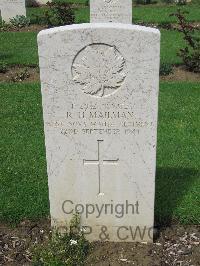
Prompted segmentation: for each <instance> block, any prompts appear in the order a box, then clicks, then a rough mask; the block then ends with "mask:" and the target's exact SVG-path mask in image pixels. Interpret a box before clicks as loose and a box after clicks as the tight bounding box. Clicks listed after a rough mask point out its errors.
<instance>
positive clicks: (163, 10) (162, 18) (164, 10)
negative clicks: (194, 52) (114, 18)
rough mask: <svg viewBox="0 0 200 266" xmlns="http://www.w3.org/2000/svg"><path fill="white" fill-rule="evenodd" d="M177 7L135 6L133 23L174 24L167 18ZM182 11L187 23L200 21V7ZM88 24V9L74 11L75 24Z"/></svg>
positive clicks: (174, 19) (187, 8) (172, 20)
mask: <svg viewBox="0 0 200 266" xmlns="http://www.w3.org/2000/svg"><path fill="white" fill-rule="evenodd" d="M177 8H178V7H177V6H176V5H173V6H152V5H146V6H136V7H134V8H133V23H138V22H146V23H163V22H170V23H174V22H176V18H175V17H172V16H169V15H170V14H171V13H174V12H175V11H176V10H177ZM179 8H180V9H182V10H185V11H188V12H189V14H187V15H186V18H187V19H188V21H200V15H199V8H200V5H186V6H181V7H179ZM87 22H89V8H87V7H85V8H79V9H77V11H76V23H87Z"/></svg>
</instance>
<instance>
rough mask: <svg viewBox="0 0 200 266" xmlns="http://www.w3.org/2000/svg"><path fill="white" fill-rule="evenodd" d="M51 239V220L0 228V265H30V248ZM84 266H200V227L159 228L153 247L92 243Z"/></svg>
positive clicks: (147, 245)
mask: <svg viewBox="0 0 200 266" xmlns="http://www.w3.org/2000/svg"><path fill="white" fill-rule="evenodd" d="M49 237H50V221H49V220H40V221H37V222H30V221H24V222H21V223H20V224H19V225H18V226H17V227H15V228H14V227H10V226H8V225H3V224H1V225H0V265H5V266H7V265H11V266H12V265H13V266H14V265H16V266H19V265H27V266H28V265H31V247H32V246H33V245H34V244H36V243H42V242H43V241H45V240H46V239H47V238H49ZM85 265H91V266H92V265H97V266H98V265H99V266H109V265H112V266H117V265H137V266H156V265H161V266H165V265H166V266H167V265H170V266H172V265H179V266H192V265H194V266H198V265H200V226H195V225H191V226H189V225H187V226H180V225H172V226H170V227H166V228H160V229H158V236H157V239H155V240H154V243H153V244H146V243H110V242H95V243H92V244H91V248H90V253H89V255H88V258H87V260H86V262H85Z"/></svg>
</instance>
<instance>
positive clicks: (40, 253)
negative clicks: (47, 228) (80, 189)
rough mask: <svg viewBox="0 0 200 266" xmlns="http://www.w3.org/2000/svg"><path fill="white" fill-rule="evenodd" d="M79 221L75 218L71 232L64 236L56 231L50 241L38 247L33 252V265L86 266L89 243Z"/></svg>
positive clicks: (65, 233)
mask: <svg viewBox="0 0 200 266" xmlns="http://www.w3.org/2000/svg"><path fill="white" fill-rule="evenodd" d="M75 216H77V215H75ZM77 221H79V219H78V220H77V218H76V217H75V219H74V221H73V225H70V226H69V230H66V231H65V232H63V233H62V234H61V233H59V232H58V231H56V232H54V233H53V235H52V237H51V239H50V241H48V242H47V243H45V244H43V245H40V246H36V248H35V249H34V251H33V265H35V266H36V265H40V266H49V265H52V266H65V265H66V266H69V265H80V266H81V265H84V260H85V258H86V256H87V254H88V250H89V242H88V241H87V240H86V239H85V237H84V234H83V233H82V232H81V230H80V228H79V224H78V223H77Z"/></svg>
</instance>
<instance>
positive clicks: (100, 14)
mask: <svg viewBox="0 0 200 266" xmlns="http://www.w3.org/2000/svg"><path fill="white" fill-rule="evenodd" d="M90 22H92V23H99V22H103V23H105V22H106V23H108V22H116V23H127V24H132V0H123V1H122V0H90Z"/></svg>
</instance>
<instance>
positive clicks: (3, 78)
mask: <svg viewBox="0 0 200 266" xmlns="http://www.w3.org/2000/svg"><path fill="white" fill-rule="evenodd" d="M160 80H161V81H162V80H164V81H188V82H200V74H199V73H194V72H189V71H187V70H186V69H185V68H184V66H177V67H176V66H175V67H173V73H172V74H170V75H168V76H161V77H160ZM39 81H40V75H39V67H22V66H14V67H9V68H8V70H7V71H6V73H0V82H21V83H27V82H39Z"/></svg>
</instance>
